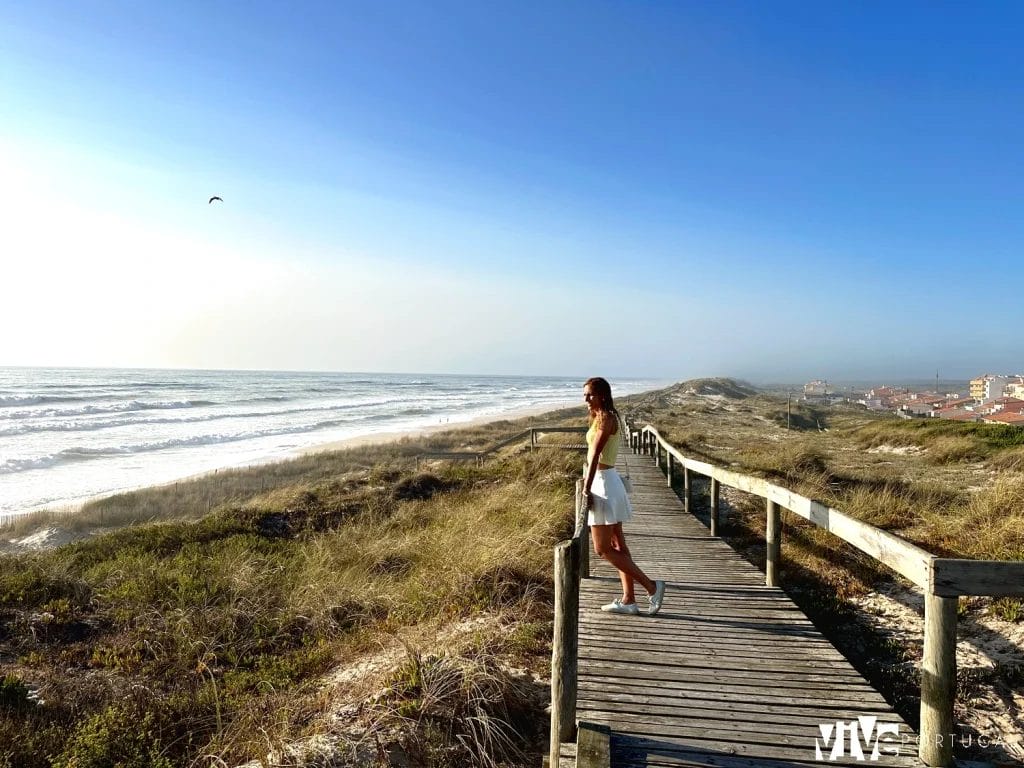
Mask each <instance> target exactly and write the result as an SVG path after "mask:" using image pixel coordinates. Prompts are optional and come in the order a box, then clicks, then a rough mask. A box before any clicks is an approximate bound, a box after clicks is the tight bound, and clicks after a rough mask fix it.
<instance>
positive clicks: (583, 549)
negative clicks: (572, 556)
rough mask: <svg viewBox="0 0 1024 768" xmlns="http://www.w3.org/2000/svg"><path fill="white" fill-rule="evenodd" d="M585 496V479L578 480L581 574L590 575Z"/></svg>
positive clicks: (582, 575)
mask: <svg viewBox="0 0 1024 768" xmlns="http://www.w3.org/2000/svg"><path fill="white" fill-rule="evenodd" d="M584 498H585V497H584V496H583V480H577V481H576V517H575V523H576V533H577V534H579V537H580V539H582V541H581V542H580V576H581V577H582V578H589V576H590V525H588V523H587V520H588V516H587V505H586V501H585V500H584Z"/></svg>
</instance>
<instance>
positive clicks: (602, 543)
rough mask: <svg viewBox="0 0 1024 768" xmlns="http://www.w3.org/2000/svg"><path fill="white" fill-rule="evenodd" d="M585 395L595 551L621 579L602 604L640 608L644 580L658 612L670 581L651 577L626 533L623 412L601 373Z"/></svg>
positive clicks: (616, 609) (652, 609) (587, 486)
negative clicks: (618, 589)
mask: <svg viewBox="0 0 1024 768" xmlns="http://www.w3.org/2000/svg"><path fill="white" fill-rule="evenodd" d="M583 399H584V400H586V402H587V408H588V409H589V410H590V429H589V430H588V431H587V477H586V482H585V483H584V486H583V490H584V493H585V494H586V495H585V497H584V498H585V499H586V505H587V509H588V510H589V511H590V512H589V521H590V535H591V537H592V538H593V540H594V552H595V553H597V555H598V556H599V557H603V558H604V559H605V560H607V561H608V562H609V563H611V564H612V565H614V566H615V568H616V569H617V570H618V572H619V579H620V580H621V581H622V597H621V598H619V597H617V598H615V600H613V601H612V602H610V603H608V605H603V606H601V610H602V611H607V612H608V613H626V614H630V615H633V616H635V615H636V614H638V613H640V609H639V608H638V607H637V605H636V594H635V591H634V585H635V584H636V583H637V582H639V583H640V586H642V587H643V588H644V589H645V590H647V594H648V596H649V599H650V604H649V607H648V609H647V613H648V615H650V616H653V615H654V614H656V613H657V612H658V611H660V610H661V602H662V600H663V599H664V597H665V582H664V581H651V580H650V579H649V578H647V575H646V574H645V573H644V572H643V571H641V570H640V568H639V567H638V566H637V564H636V563H634V562H633V558H632V556H631V555H630V554H629V548H628V547H627V546H626V539H625V536H624V535H623V533H622V524H623V523H624V522H625V521H626V520H631V519H632V518H633V510H632V508H631V507H630V505H629V496H627V495H626V488H625V486H624V485H623V484H622V478H621V477H619V473H618V472H616V471H615V459H616V457H617V456H618V454H619V438H620V435H619V412H618V411H616V410H615V404H614V403H613V402H612V388H611V386H610V385H609V384H608V382H607V381H605V380H604V379H602V378H601V377H600V376H597V377H595V378H593V379H588V380H587V382H586V384H584V385H583Z"/></svg>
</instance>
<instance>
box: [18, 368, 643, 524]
mask: <svg viewBox="0 0 1024 768" xmlns="http://www.w3.org/2000/svg"><path fill="white" fill-rule="evenodd" d="M653 386H655V384H654V383H653V382H651V381H646V380H641V379H635V380H621V381H620V380H613V381H612V387H613V391H614V392H615V394H616V395H626V394H630V393H634V392H640V391H643V390H646V389H651V388H652V387H653ZM582 389H583V380H582V379H579V378H560V377H528V376H462V375H425V374H376V373H287V372H264V371H185V370H128V369H123V370H122V369H72V368H0V518H3V517H8V516H10V515H12V514H20V513H23V512H30V511H32V510H37V509H42V508H61V507H68V506H72V505H75V504H79V503H81V502H83V501H86V500H88V499H91V498H96V497H99V496H105V495H109V494H112V493H117V492H119V491H124V490H128V489H132V488H139V487H144V486H150V485H158V484H161V483H167V482H171V481H174V480H178V479H181V478H184V477H188V476H190V475H195V474H198V473H202V472H209V471H212V470H215V469H220V468H224V467H237V466H244V465H249V464H257V463H261V462H265V461H270V460H274V459H283V458H287V457H289V456H294V455H296V454H297V453H299V452H301V451H303V450H306V449H309V448H312V447H314V446H317V445H321V444H325V443H331V442H335V441H338V440H345V439H348V438H353V437H361V436H365V435H372V434H377V433H381V432H398V431H412V430H417V429H422V428H425V427H430V426H435V425H438V424H452V425H456V424H459V423H463V422H468V421H471V420H474V419H478V418H481V417H488V418H490V417H493V418H494V419H500V418H503V416H504V415H505V414H510V413H512V412H515V411H522V410H524V409H532V408H541V407H547V406H550V407H551V408H558V407H561V406H565V405H573V404H578V405H579V406H580V411H581V413H582V412H583V401H582V397H581V394H580V393H581V392H582Z"/></svg>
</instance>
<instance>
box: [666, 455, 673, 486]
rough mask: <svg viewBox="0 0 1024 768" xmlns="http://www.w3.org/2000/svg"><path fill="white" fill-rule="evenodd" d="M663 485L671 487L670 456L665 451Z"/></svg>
mask: <svg viewBox="0 0 1024 768" xmlns="http://www.w3.org/2000/svg"><path fill="white" fill-rule="evenodd" d="M665 484H666V485H668V487H669V488H671V487H672V454H671V453H669V452H668V448H666V449H665Z"/></svg>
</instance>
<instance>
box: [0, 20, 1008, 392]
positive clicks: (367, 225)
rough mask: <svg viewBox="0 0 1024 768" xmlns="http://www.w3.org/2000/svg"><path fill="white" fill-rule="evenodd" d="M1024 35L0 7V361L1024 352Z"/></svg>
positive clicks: (208, 363) (931, 361)
mask: <svg viewBox="0 0 1024 768" xmlns="http://www.w3.org/2000/svg"><path fill="white" fill-rule="evenodd" d="M1022 37H1024V5H1021V4H1019V3H1015V2H1007V3H978V4H967V3H941V2H940V3H936V2H928V3H903V2H901V3H884V2H856V3H852V2H851V3H831V2H830V3H820V2H799V3H798V2H747V3H738V2H700V3H697V2H600V1H597V2H593V1H592V2H559V3H532V2H514V3H504V4H500V3H478V2H459V3H456V2H440V3H438V2H434V3H429V4H428V3H415V2H373V3H334V2H330V3H327V2H325V3H313V2H308V3H301V4H295V5H292V4H284V3H278V2H274V3H269V2H268V3H262V2H257V3H252V2H248V3H209V2H204V3H195V2H178V3H173V4H171V3H167V4H156V3H129V2H80V3H50V2H33V3H24V4H21V7H14V6H12V5H10V4H8V5H7V6H6V7H5V8H4V9H3V10H0V73H2V74H0V205H2V207H3V210H4V220H5V223H4V226H3V228H2V230H0V251H2V254H3V255H2V257H0V275H4V276H6V278H7V279H5V280H3V287H2V289H0V292H2V294H3V296H4V302H3V304H2V306H0V323H2V325H3V327H4V328H5V329H14V330H13V332H11V333H8V332H5V333H4V334H3V338H2V339H0V365H5V364H7V365H42V364H46V365H99V366H104V365H111V366H114V365H128V366H132V365H148V366H172V367H178V366H184V367H214V368H225V367H241V368H264V369H265V368H288V369H317V370H325V369H326V370H392V371H424V372H431V371H438V372H441V371H449V372H479V373H492V372H493V373H551V374H569V375H575V374H581V375H583V374H585V375H590V374H593V373H604V374H605V375H611V376H620V375H634V376H643V375H647V376H652V377H659V378H661V377H666V378H686V377H690V376H699V375H736V376H743V377H747V378H751V379H753V380H755V381H756V380H762V381H763V380H799V379H802V378H809V377H819V376H820V377H824V378H829V379H844V378H845V379H854V378H856V379H870V378H872V377H879V378H898V377H902V378H928V377H930V376H933V375H934V373H935V371H936V370H939V371H940V373H941V374H942V376H943V378H947V377H949V378H954V377H967V376H971V375H975V374H979V373H983V372H986V371H994V372H1016V371H1020V370H1022V369H1024V343H1022V330H1024V300H1022V294H1024V291H1022V289H1024V280H1022V277H1024V247H1022V246H1024V210H1022V203H1024V168H1022V157H1024V154H1022V153H1024V98H1022V94H1021V83H1022V82H1024V64H1022V61H1024V57H1022V56H1021V55H1020V40H1021V39H1022ZM211 195H219V196H221V197H223V199H224V202H223V204H220V203H214V204H213V205H209V204H207V198H208V197H209V196H211Z"/></svg>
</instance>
